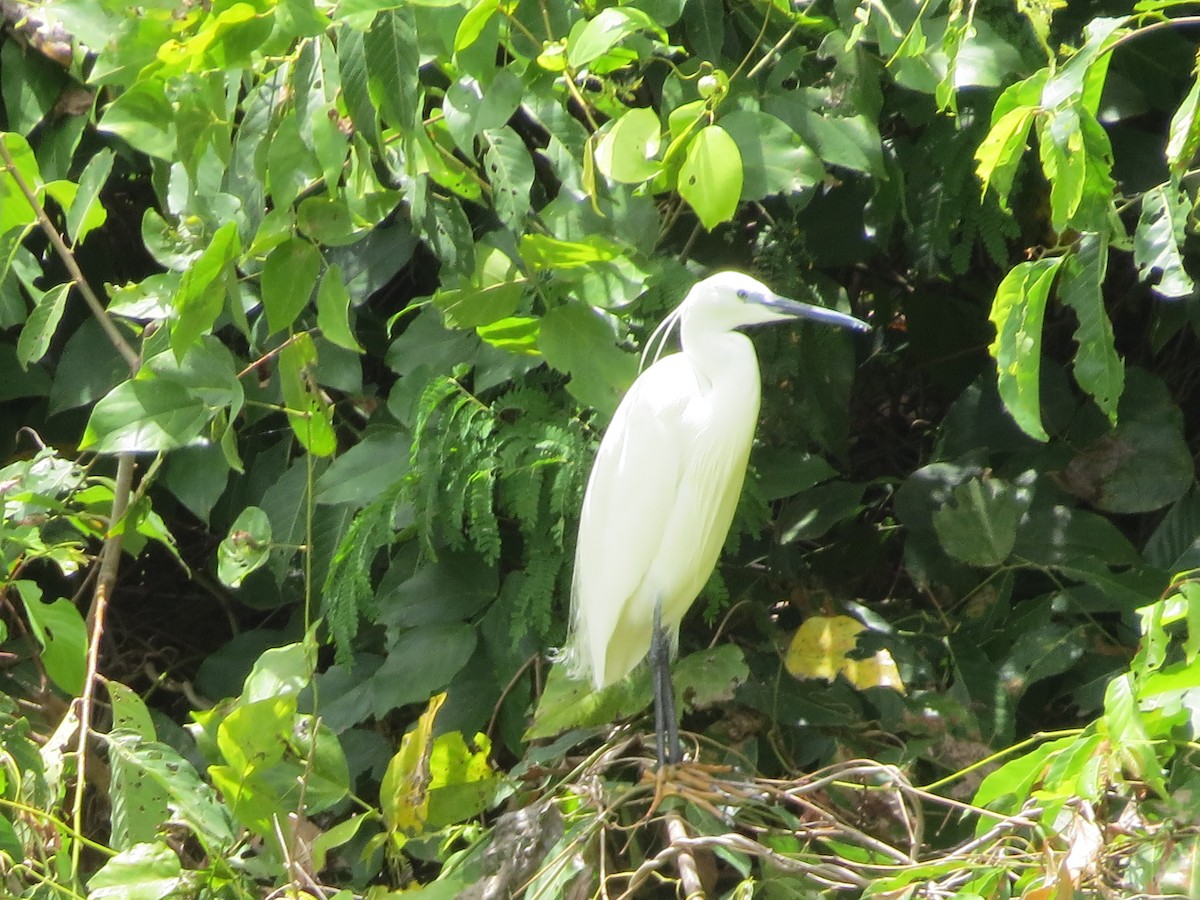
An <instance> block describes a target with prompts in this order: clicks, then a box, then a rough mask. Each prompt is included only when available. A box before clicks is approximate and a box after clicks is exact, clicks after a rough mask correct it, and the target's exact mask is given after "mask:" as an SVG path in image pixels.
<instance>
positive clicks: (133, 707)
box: [104, 679, 158, 741]
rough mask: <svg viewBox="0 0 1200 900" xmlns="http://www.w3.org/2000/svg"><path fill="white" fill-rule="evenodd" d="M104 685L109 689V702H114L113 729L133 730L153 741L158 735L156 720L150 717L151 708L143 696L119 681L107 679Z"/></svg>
mask: <svg viewBox="0 0 1200 900" xmlns="http://www.w3.org/2000/svg"><path fill="white" fill-rule="evenodd" d="M104 687H105V689H106V690H107V691H108V699H109V702H111V703H112V730H113V731H132V732H133V733H135V734H137V735H139V736H140V737H142V738H144V739H145V740H147V741H152V740H154V739H155V738H156V737H157V736H158V735H157V733H156V731H155V728H154V720H153V719H152V718H151V717H150V709H149V707H147V706H146V702H145V701H144V700H142V698H141V697H139V696H138V695H137V694H136V693H135V692H134V691H133V690H131V689H130V688H127V687H126V686H125V685H123V684H121V683H120V682H119V681H112V680H111V679H105V681H104Z"/></svg>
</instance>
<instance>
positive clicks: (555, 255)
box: [521, 234, 621, 272]
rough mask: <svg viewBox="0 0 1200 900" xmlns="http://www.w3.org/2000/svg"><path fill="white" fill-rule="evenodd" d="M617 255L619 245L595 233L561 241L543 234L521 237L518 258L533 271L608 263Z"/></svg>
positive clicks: (619, 253) (619, 252)
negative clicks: (575, 239)
mask: <svg viewBox="0 0 1200 900" xmlns="http://www.w3.org/2000/svg"><path fill="white" fill-rule="evenodd" d="M620 255H621V248H620V246H618V245H617V244H615V243H613V242H612V241H611V240H609V239H608V238H605V237H602V236H600V235H598V234H589V235H587V236H586V237H584V238H581V239H580V240H577V241H563V240H559V239H558V238H555V237H551V236H550V235H546V234H524V235H522V236H521V259H522V260H524V261H525V265H527V266H528V267H529V268H530V269H531V270H533V271H535V272H540V271H542V270H544V269H575V268H580V267H582V266H587V265H590V264H591V263H597V262H608V261H609V260H612V259H616V258H617V257H619V256H620Z"/></svg>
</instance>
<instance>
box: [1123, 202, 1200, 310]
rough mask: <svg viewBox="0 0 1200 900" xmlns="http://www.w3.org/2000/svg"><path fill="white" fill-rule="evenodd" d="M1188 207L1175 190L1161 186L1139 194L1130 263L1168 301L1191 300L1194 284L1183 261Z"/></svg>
mask: <svg viewBox="0 0 1200 900" xmlns="http://www.w3.org/2000/svg"><path fill="white" fill-rule="evenodd" d="M1188 208H1189V205H1188V203H1186V202H1185V201H1184V200H1183V198H1182V197H1181V196H1180V193H1179V191H1178V190H1176V189H1175V188H1173V187H1172V186H1171V185H1169V184H1160V185H1159V186H1158V187H1155V188H1151V189H1150V190H1148V191H1146V193H1144V194H1143V195H1142V214H1141V216H1139V217H1138V223H1137V230H1136V231H1134V234H1133V261H1134V262H1135V263H1136V264H1137V267H1138V274H1139V275H1140V276H1141V278H1142V280H1143V281H1147V282H1149V283H1150V289H1151V290H1152V291H1154V293H1156V294H1158V295H1159V296H1161V297H1165V298H1167V299H1168V300H1178V299H1180V298H1183V297H1190V296H1192V295H1193V294H1194V293H1195V292H1196V285H1195V283H1194V282H1193V281H1192V277H1191V275H1190V274H1188V271H1187V268H1186V267H1185V266H1184V262H1183V241H1184V237H1185V234H1186V229H1187V216H1188Z"/></svg>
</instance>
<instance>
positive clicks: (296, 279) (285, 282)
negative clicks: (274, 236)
mask: <svg viewBox="0 0 1200 900" xmlns="http://www.w3.org/2000/svg"><path fill="white" fill-rule="evenodd" d="M320 271H321V253H320V251H319V250H317V248H316V247H314V246H313V245H312V244H310V243H309V242H308V241H306V240H303V239H302V238H296V237H294V238H289V239H288V240H286V241H284V242H283V243H282V244H280V245H279V246H278V247H276V248H275V249H274V250H272V251H271V252H270V254H269V255H268V256H267V259H266V262H264V263H263V270H262V299H263V307H264V308H265V309H266V311H267V324H268V325H270V327H271V332H272V333H275V332H280V331H287V330H288V329H289V328H291V327H292V323H294V322H295V321H296V317H297V316H298V315H300V313H301V311H302V310H303V309H304V307H305V306H307V305H308V300H309V298H310V297H311V296H312V292H313V287H314V286H315V285H316V283H317V275H318V274H319V273H320Z"/></svg>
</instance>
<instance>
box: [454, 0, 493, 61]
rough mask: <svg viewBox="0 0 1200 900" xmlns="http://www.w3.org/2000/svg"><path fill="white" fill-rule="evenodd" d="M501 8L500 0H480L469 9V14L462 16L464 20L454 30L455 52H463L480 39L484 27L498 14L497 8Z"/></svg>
mask: <svg viewBox="0 0 1200 900" xmlns="http://www.w3.org/2000/svg"><path fill="white" fill-rule="evenodd" d="M499 8H500V0H479V2H478V3H476V4H475V5H474V6H472V7H471V8H470V9H469V10H467V14H466V15H465V16H463V17H462V21H461V22H459V23H458V28H457V29H456V30H455V32H454V52H455V53H461V52H462V51H463V50H466V49H467V48H468V47H470V46H471V45H472V44H474V43H475V42H476V41H477V40H479V36H480V35H481V34H483V29H484V28H485V27H486V26H487V24H488V22H490V21H491V20H492V17H493V16H494V15H496V10H498V9H499Z"/></svg>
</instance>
